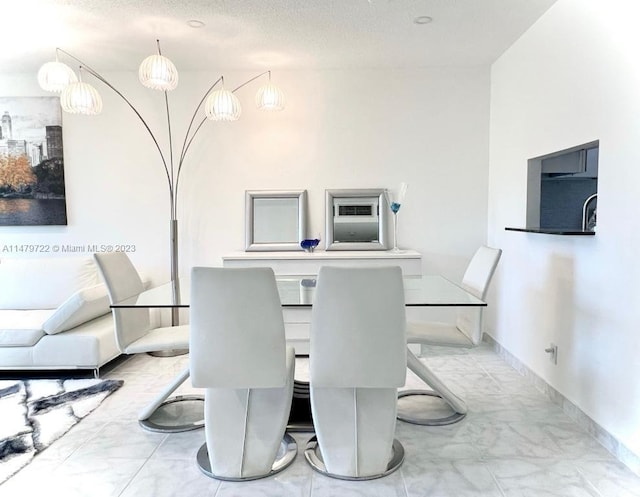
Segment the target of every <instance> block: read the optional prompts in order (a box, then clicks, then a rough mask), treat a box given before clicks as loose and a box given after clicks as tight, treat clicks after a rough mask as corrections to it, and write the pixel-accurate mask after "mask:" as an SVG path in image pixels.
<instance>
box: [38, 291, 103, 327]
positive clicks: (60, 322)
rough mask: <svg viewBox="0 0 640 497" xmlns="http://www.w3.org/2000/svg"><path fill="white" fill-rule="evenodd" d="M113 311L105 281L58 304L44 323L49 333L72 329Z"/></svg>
mask: <svg viewBox="0 0 640 497" xmlns="http://www.w3.org/2000/svg"><path fill="white" fill-rule="evenodd" d="M108 312H111V309H110V307H109V295H108V294H107V287H106V286H105V285H104V283H100V284H99V285H94V286H90V287H87V288H83V289H82V290H78V291H77V292H76V293H74V294H73V295H71V297H69V298H68V299H67V300H65V301H64V302H63V303H62V304H60V305H59V306H58V308H57V309H56V311H55V312H54V313H53V315H51V317H49V319H47V320H46V321H45V322H44V324H43V325H42V329H43V330H44V332H45V333H47V334H48V335H55V334H56V333H62V332H63V331H67V330H70V329H72V328H75V327H76V326H79V325H81V324H83V323H86V322H87V321H91V320H92V319H95V318H97V317H99V316H102V315H104V314H107V313H108Z"/></svg>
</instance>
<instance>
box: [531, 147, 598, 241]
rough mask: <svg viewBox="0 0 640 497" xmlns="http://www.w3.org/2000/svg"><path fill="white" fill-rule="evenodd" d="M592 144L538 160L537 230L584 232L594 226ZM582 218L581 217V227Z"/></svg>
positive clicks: (594, 154) (595, 187)
mask: <svg viewBox="0 0 640 497" xmlns="http://www.w3.org/2000/svg"><path fill="white" fill-rule="evenodd" d="M598 153H599V147H598V145H597V144H596V145H595V146H591V147H589V148H581V149H578V150H573V151H570V152H567V153H563V154H560V155H557V156H555V157H551V158H548V159H542V161H541V162H542V165H541V173H540V228H550V229H567V228H571V229H588V230H592V229H593V228H594V227H595V222H596V207H597V202H598V201H597V198H594V199H593V200H592V201H590V202H588V204H587V205H586V212H585V202H587V200H588V199H590V198H591V196H592V195H593V194H594V193H598ZM583 215H584V216H585V219H584V222H585V225H584V226H583V224H582V223H583Z"/></svg>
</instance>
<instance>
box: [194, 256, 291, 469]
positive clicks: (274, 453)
mask: <svg viewBox="0 0 640 497" xmlns="http://www.w3.org/2000/svg"><path fill="white" fill-rule="evenodd" d="M190 317H191V340H190V344H189V349H190V351H191V352H190V354H189V360H190V367H191V381H192V383H193V385H194V386H195V387H200V388H205V389H206V390H205V440H206V441H205V444H204V445H202V447H201V448H200V450H199V451H198V454H197V463H198V465H199V467H200V469H201V471H202V472H203V473H204V474H206V475H207V476H209V477H212V478H216V479H219V480H228V481H245V480H255V479H258V478H263V477H266V476H270V475H273V474H275V473H278V472H279V471H282V470H283V469H285V468H286V467H287V466H289V465H290V464H291V463H292V462H293V460H294V459H295V456H296V454H297V452H298V449H297V445H296V442H295V440H294V439H293V438H292V437H291V436H290V435H289V434H287V433H285V429H286V425H287V420H288V418H289V411H290V409H291V399H292V395H293V375H294V367H295V351H294V349H293V347H287V346H286V343H285V334H284V321H283V317H282V307H281V304H280V297H279V295H278V289H277V287H276V281H275V276H274V274H273V270H272V269H271V268H207V267H194V268H193V269H192V271H191V305H190Z"/></svg>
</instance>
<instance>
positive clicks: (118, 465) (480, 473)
mask: <svg viewBox="0 0 640 497" xmlns="http://www.w3.org/2000/svg"><path fill="white" fill-rule="evenodd" d="M428 355H429V359H428V364H429V365H430V367H432V369H433V370H434V371H435V372H436V373H437V374H438V375H439V376H440V377H441V378H442V379H443V380H444V381H445V382H446V383H447V384H448V385H449V386H450V387H451V388H452V390H454V391H455V392H456V393H458V394H459V395H461V396H462V397H463V398H464V399H465V400H466V402H467V405H468V407H469V414H468V415H467V417H466V418H465V419H464V420H462V421H461V422H459V423H457V424H454V425H450V426H443V427H424V426H415V425H410V424H406V423H403V422H398V424H397V428H396V432H397V434H396V436H397V438H398V439H399V440H400V441H401V442H402V444H403V445H404V447H405V452H406V458H405V462H404V465H403V466H402V468H401V469H400V470H399V471H397V472H396V473H394V474H392V475H390V476H389V477H387V478H383V479H379V480H373V481H368V482H345V481H341V480H334V479H331V478H327V477H325V476H322V475H319V474H317V473H315V472H313V471H312V470H311V469H310V468H309V467H308V466H307V464H306V462H305V460H304V456H303V454H302V449H304V446H305V444H306V441H307V439H308V438H309V437H310V436H311V435H310V434H295V438H296V439H297V441H298V447H299V454H298V457H297V459H296V461H295V462H294V463H293V465H292V466H291V467H289V468H288V469H287V470H285V471H284V472H282V473H280V474H278V475H276V476H273V477H271V478H266V479H263V480H257V481H254V482H247V483H227V482H223V483H221V482H218V481H215V480H212V479H209V478H207V477H205V476H204V475H203V474H202V473H201V472H200V471H199V469H198V468H197V466H196V464H195V454H196V451H197V449H198V448H199V447H200V445H201V444H202V443H203V439H204V434H203V431H202V430H197V431H192V432H187V433H181V434H173V435H164V434H157V433H150V432H146V431H144V430H142V429H141V428H140V427H139V426H138V424H137V421H136V413H137V411H138V409H139V408H140V407H141V406H143V405H144V404H145V403H147V402H148V401H149V399H150V398H152V397H153V396H154V395H155V393H156V392H157V391H159V390H160V388H162V387H163V386H164V385H165V384H166V383H168V381H169V380H170V379H171V378H172V377H173V376H174V375H175V374H177V373H178V371H180V370H181V369H182V368H183V367H184V366H185V365H186V361H187V359H186V357H185V356H182V357H172V358H154V357H150V356H146V355H138V356H133V357H130V358H128V359H126V360H124V361H121V362H119V363H118V364H116V365H115V366H114V367H113V368H112V369H111V370H110V371H108V372H107V373H106V374H104V375H103V376H104V377H110V378H117V379H123V380H124V381H125V384H124V386H123V387H122V388H121V389H120V390H119V391H117V392H116V393H115V394H113V395H112V396H111V397H109V398H107V399H106V400H105V402H104V403H103V404H102V405H101V406H100V407H99V408H98V409H97V410H96V411H95V412H93V413H92V414H91V415H90V416H88V417H87V418H86V419H84V420H83V421H82V422H80V423H79V424H78V425H77V426H76V427H74V428H73V429H72V430H71V431H70V432H69V433H68V434H66V435H65V436H63V437H62V438H61V439H60V440H58V441H57V442H55V443H54V444H53V445H52V446H51V447H49V448H48V449H47V450H46V451H44V452H43V453H42V454H40V455H39V456H37V457H36V458H35V459H34V461H33V462H32V463H31V464H30V465H28V466H27V467H25V468H24V469H23V470H22V471H21V472H19V473H18V474H17V475H15V476H14V477H13V478H11V479H9V480H8V481H7V482H6V483H5V484H3V485H0V496H2V497H18V496H20V497H32V496H33V497H36V496H56V497H57V496H60V497H63V496H64V497H116V496H120V497H192V496H193V497H196V496H197V497H207V496H209V497H236V496H241V497H258V496H260V497H262V496H264V497H271V496H274V497H289V496H291V497H294V496H296V497H322V496H340V497H351V496H354V497H355V496H358V497H360V496H363V497H426V496H430V497H449V496H455V497H476V496H487V497H494V496H495V497H552V496H553V497H555V496H562V497H583V496H585V497H586V496H594V497H631V496H639V497H640V478H638V477H637V476H635V475H634V474H633V473H632V472H631V471H630V470H628V469H627V468H626V467H625V466H624V465H622V464H621V463H620V462H618V461H617V460H616V459H614V457H613V456H611V455H610V454H609V453H608V452H607V451H606V450H605V449H604V448H603V447H601V446H600V445H599V444H598V443H597V442H596V441H595V440H594V439H593V438H592V437H591V436H590V435H588V434H587V433H586V432H585V431H583V430H582V429H581V428H580V427H579V426H578V425H577V424H575V423H574V422H573V421H572V420H571V419H570V418H569V417H567V416H566V415H565V414H564V413H563V412H562V411H561V409H560V408H559V407H558V406H556V405H555V404H553V403H551V402H550V401H549V400H547V398H546V397H545V396H544V395H543V394H542V393H540V392H539V391H537V390H536V389H535V388H534V387H533V386H532V385H531V384H530V383H529V382H528V381H527V380H526V379H525V378H524V377H522V376H521V375H520V374H519V373H517V372H516V371H515V370H514V369H512V368H511V367H509V366H508V365H506V364H505V363H504V362H503V361H502V360H501V359H500V358H499V357H498V356H497V355H496V354H495V353H494V352H493V351H492V349H491V348H490V347H489V346H487V345H484V346H481V347H478V348H476V349H472V350H468V351H467V350H455V349H444V348H440V349H433V350H430V351H429V354H428ZM423 360H425V359H423ZM296 366H297V373H296V376H297V377H298V378H300V379H305V376H306V373H307V369H308V366H307V362H306V360H299V361H297V365H296ZM421 386H422V384H421V382H420V381H419V380H418V379H417V378H415V377H414V376H413V375H412V374H411V373H409V374H408V376H407V386H406V388H420V387H421ZM180 391H181V393H187V392H192V391H193V389H192V388H191V387H190V386H188V385H184V386H183V387H181V389H180ZM403 402H410V403H413V404H410V405H408V406H406V407H407V408H411V409H416V408H422V409H430V410H433V411H434V413H436V411H438V410H440V408H439V407H438V405H437V400H436V401H434V400H431V399H429V398H423V399H421V400H420V401H415V400H411V399H408V400H406V401H404V400H403ZM419 402H427V403H429V404H430V405H419Z"/></svg>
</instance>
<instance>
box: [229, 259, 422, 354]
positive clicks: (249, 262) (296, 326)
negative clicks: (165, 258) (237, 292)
mask: <svg viewBox="0 0 640 497" xmlns="http://www.w3.org/2000/svg"><path fill="white" fill-rule="evenodd" d="M222 265H223V266H224V267H270V268H273V272H274V273H275V274H277V275H285V276H286V275H316V274H318V271H319V270H320V267H322V266H342V267H345V266H350V267H354V266H355V267H367V266H369V267H370V266H400V268H401V269H402V272H403V273H404V274H405V275H406V276H417V275H421V274H422V256H421V255H420V253H419V252H416V251H415V250H403V251H402V252H397V253H396V252H390V251H382V250H380V251H377V250H375V251H374V250H363V251H347V250H344V251H337V250H336V251H328V252H326V251H320V250H319V251H315V252H311V253H307V252H302V251H300V252H294V251H292V252H235V253H232V254H228V255H224V256H223V257H222ZM283 315H284V323H285V332H286V336H287V343H288V344H289V345H292V346H294V347H295V349H296V355H308V354H309V328H310V323H311V307H308V308H285V309H283Z"/></svg>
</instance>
